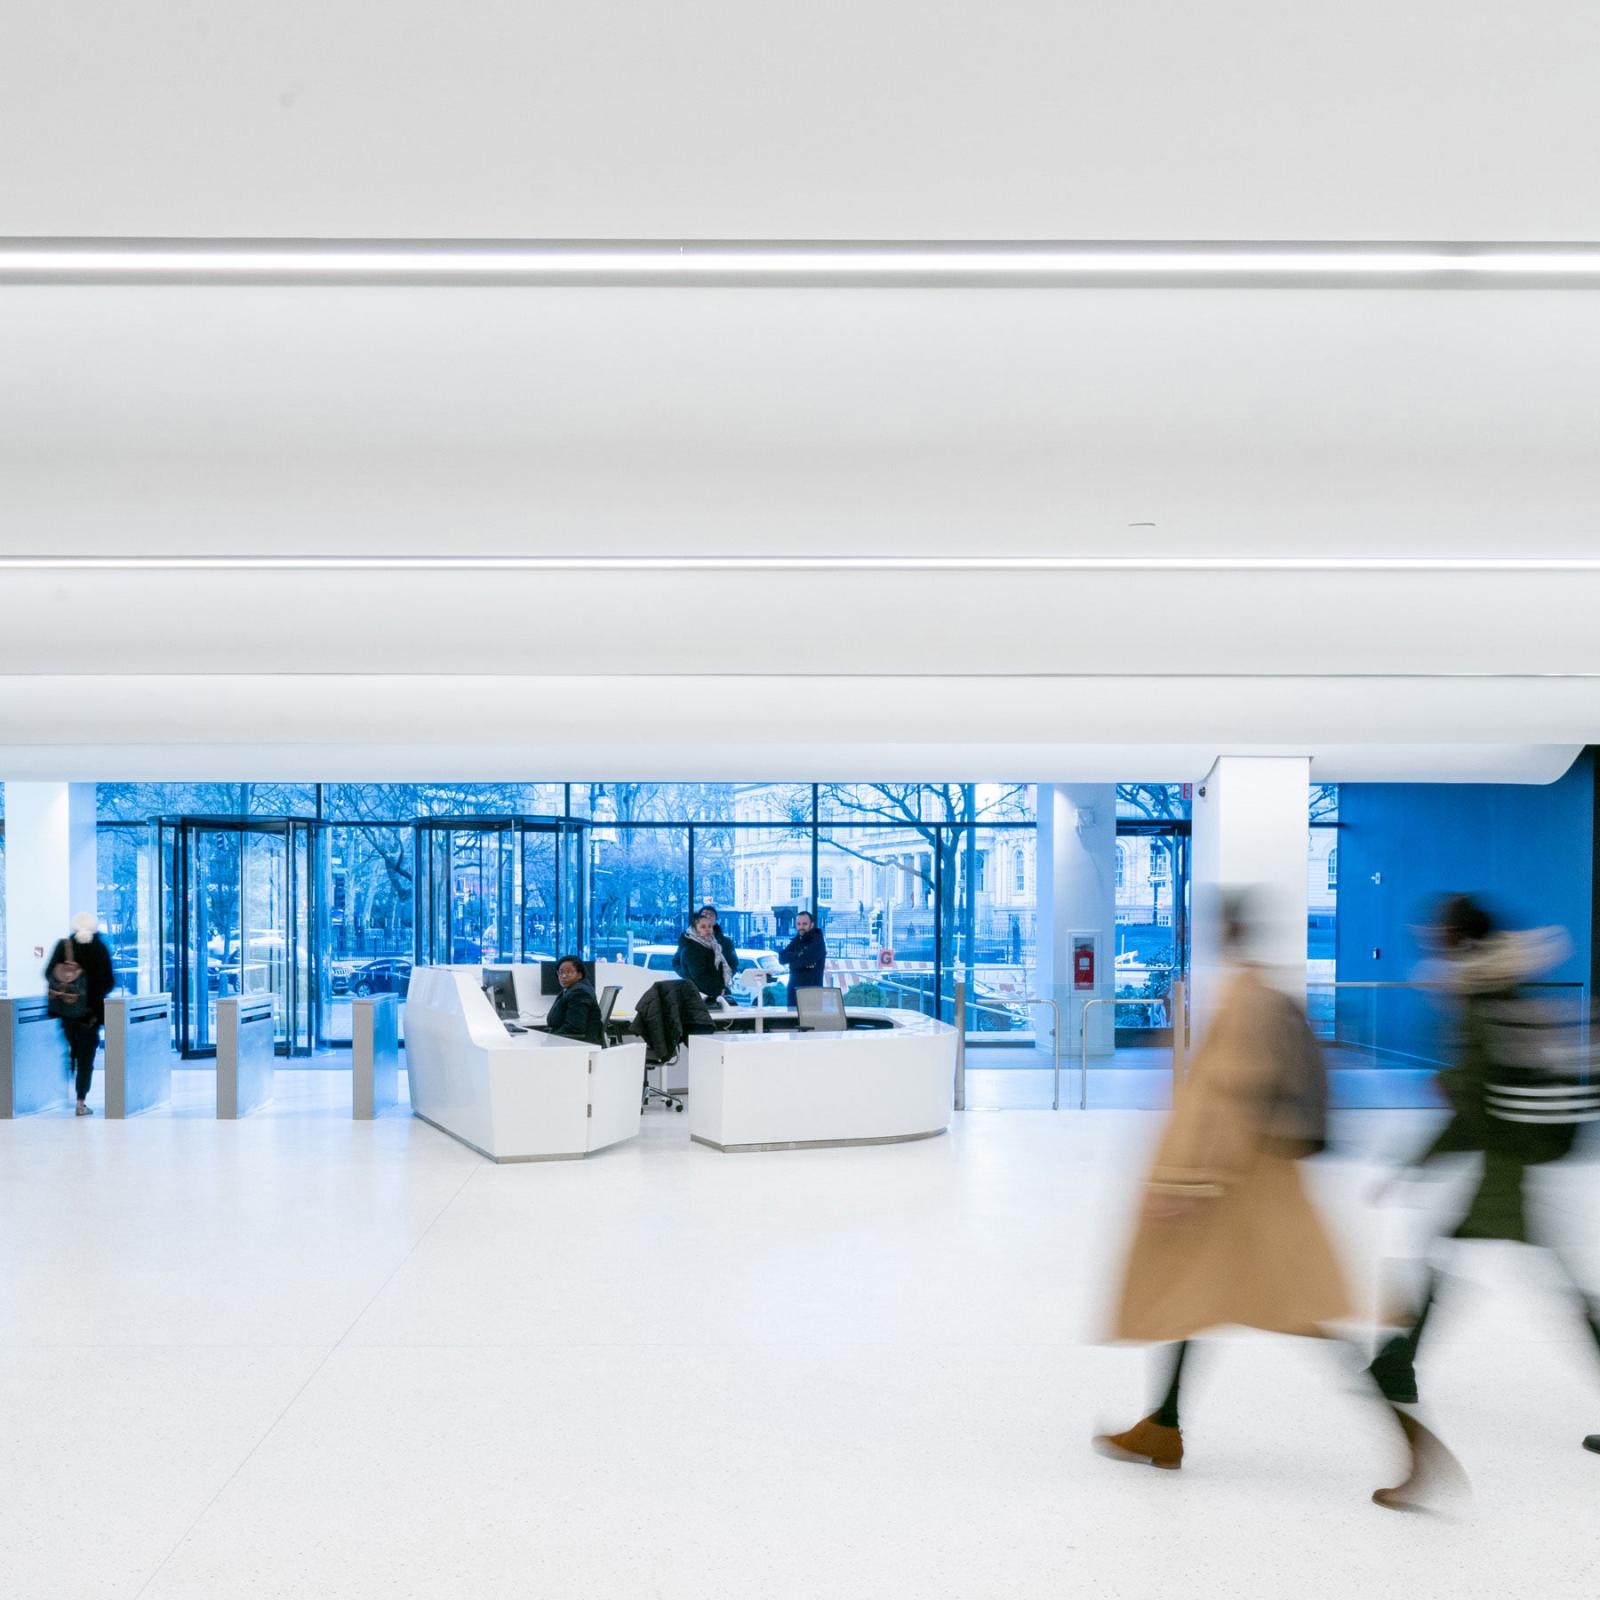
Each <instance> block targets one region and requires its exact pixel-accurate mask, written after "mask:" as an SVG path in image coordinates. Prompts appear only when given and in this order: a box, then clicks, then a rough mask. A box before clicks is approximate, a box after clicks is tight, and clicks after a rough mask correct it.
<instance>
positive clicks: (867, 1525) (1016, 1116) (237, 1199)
mask: <svg viewBox="0 0 1600 1600" xmlns="http://www.w3.org/2000/svg"><path fill="white" fill-rule="evenodd" d="M210 1082H211V1080H210V1076H209V1074H200V1073H183V1074H181V1075H180V1088H179V1106H178V1108H177V1111H176V1112H175V1113H173V1114H168V1113H158V1114H154V1115H152V1116H149V1117H146V1118H142V1119H140V1120H137V1121H134V1122H128V1123H107V1122H105V1121H104V1120H102V1119H101V1118H99V1117H95V1118H93V1119H82V1120H76V1119H73V1118H70V1117H66V1118H62V1117H48V1118H38V1119H32V1120H28V1121H22V1122H15V1123H0V1592H3V1593H4V1594H5V1595H7V1596H16V1597H18V1600H53V1597H58V1596H59V1597H67V1596H72V1597H80V1596H81V1597H85V1600H91V1597H92V1600H121V1597H126V1600H133V1597H136V1596H142V1597H148V1600H176V1597H194V1600H200V1597H204V1600H217V1597H228V1596H235V1595H249V1596H270V1597H290V1596H292V1597H295V1600H304V1597H324V1596H326V1597H341V1600H343V1597H364V1596H369V1595H370V1596H383V1597H385V1600H415V1597H429V1600H431V1597H441V1600H443V1597H452V1600H454V1597H457V1596H473V1597H496V1600H498V1597H507V1600H509V1597H512V1596H516V1597H523V1596H528V1595H541V1596H556V1597H567V1596H607V1597H609V1596H619V1597H622V1596H627V1597H664V1600H665V1597H672V1600H677V1597H684V1600H689V1597H693V1600H708V1597H722V1596H727V1597H735V1596H737V1597H740V1600H744V1597H749V1596H763V1597H766V1596H777V1597H786V1596H796V1597H800V1596H804V1597H808V1600H810V1597H818V1596H823V1597H856V1596H885V1597H889V1596H894V1597H899V1596H918V1597H935V1596H937V1597H945V1596H949V1597H959V1600H981V1597H990V1596H993V1597H1015V1596H1035V1595H1037V1596H1060V1595H1085V1596H1101V1595H1104V1596H1115V1597H1128V1600H1144V1597H1155V1596H1163V1595H1177V1596H1183V1597H1185V1600H1193V1597H1196V1596H1217V1597H1252V1600H1253V1597H1258V1596H1259V1597H1261V1600H1282V1597H1286V1596H1296V1597H1298V1596H1306V1597H1319V1596H1340V1597H1343V1596H1348V1595H1367V1596H1379V1597H1381V1596H1388V1595H1396V1596H1404V1597H1406V1600H1416V1597H1422V1596H1451V1597H1461V1600H1465V1597H1474V1596H1480V1595H1481V1596H1494V1597H1497V1600H1504V1597H1521V1596H1539V1597H1541V1600H1565V1597H1568V1596H1571V1597H1574V1600H1576V1597H1580V1596H1587V1597H1592V1596H1594V1595H1595V1594H1597V1593H1600V1517H1597V1515H1596V1512H1597V1510H1600V1457H1597V1456H1591V1455H1586V1454H1584V1453H1583V1452H1582V1451H1581V1450H1580V1448H1579V1440H1580V1439H1581V1437H1582V1435H1583V1434H1585V1433H1587V1432H1591V1431H1594V1430H1596V1429H1600V1362H1597V1360H1596V1358H1595V1356H1594V1354H1593V1352H1592V1351H1591V1350H1588V1349H1586V1348H1585V1346H1584V1345H1583V1344H1582V1342H1581V1341H1580V1339H1579V1338H1578V1337H1577V1336H1576V1332H1575V1324H1574V1323H1573V1321H1572V1320H1571V1319H1570V1317H1568V1316H1567V1314H1566V1313H1565V1310H1564V1308H1563V1306H1562V1305H1561V1303H1560V1302H1559V1301H1558V1300H1557V1299H1556V1298H1555V1297H1554V1296H1553V1295H1552V1294H1551V1293H1550V1290H1549V1280H1548V1276H1547V1274H1546V1273H1545V1272H1544V1271H1543V1270H1542V1267H1541V1263H1540V1261H1539V1259H1538V1258H1536V1257H1532V1256H1531V1255H1529V1254H1528V1253H1527V1252H1518V1251H1516V1250H1513V1249H1511V1248H1509V1247H1484V1248H1483V1249H1481V1250H1480V1251H1478V1252H1477V1253H1476V1256H1475V1258H1474V1259H1473V1260H1471V1261H1470V1262H1465V1263H1464V1266H1465V1267H1466V1271H1467V1277H1468V1285H1467V1287H1464V1288H1463V1289H1462V1290H1461V1292H1460V1293H1459V1294H1458V1297H1457V1298H1458V1301H1459V1303H1460V1304H1461V1306H1462V1311H1461V1315H1460V1317H1459V1318H1458V1319H1454V1320H1450V1321H1446V1320H1444V1317H1445V1315H1446V1313H1441V1320H1440V1322H1439V1324H1438V1327H1437V1339H1436V1342H1434V1344H1433V1345H1432V1347H1431V1348H1430V1349H1429V1350H1427V1352H1426V1360H1425V1365H1424V1373H1423V1378H1424V1383H1425V1384H1426V1385H1427V1393H1426V1394H1425V1400H1426V1401H1427V1404H1426V1405H1425V1407H1424V1414H1425V1415H1427V1416H1428V1417H1430V1419H1431V1420H1433V1421H1434V1422H1435V1423H1436V1425H1437V1426H1438V1428H1439V1430H1440V1431H1441V1432H1442V1433H1443V1434H1444V1435H1445V1436H1446V1437H1447V1438H1448V1440H1449V1442H1450V1443H1451V1444H1452V1445H1453V1446H1454V1447H1455V1448H1456V1450H1457V1452H1458V1453H1459V1455H1460V1456H1461V1457H1462V1459H1463V1461H1464V1462H1465V1464H1466V1465H1467V1467H1468V1469H1469V1471H1470V1472H1471V1474H1472V1478H1473V1482H1474V1487H1475V1496H1474V1498H1473V1500H1472V1501H1470V1502H1467V1503H1464V1504H1461V1505H1459V1506H1457V1507H1456V1508H1455V1509H1454V1511H1453V1512H1452V1514H1451V1515H1450V1516H1448V1517H1443V1516H1441V1517H1431V1518H1423V1517H1397V1516H1394V1515H1392V1514H1388V1513H1384V1512H1381V1511H1378V1510H1376V1509H1375V1508H1373V1507H1372V1506H1371V1505H1369V1504H1368V1502H1367V1495H1368V1493H1369V1491H1370V1490H1371V1489H1372V1488H1373V1487H1375V1486H1376V1485H1377V1484H1379V1483H1381V1482H1384V1481H1387V1480H1388V1478H1389V1477H1390V1475H1391V1473H1392V1470H1393V1467H1394V1458H1393V1456H1392V1455H1391V1453H1390V1448H1389V1444H1388V1441H1387V1438H1386V1435H1385V1433H1384V1432H1383V1430H1382V1428H1381V1427H1380V1426H1379V1423H1378V1421H1377V1419H1376V1418H1375V1417H1374V1416H1373V1414H1372V1412H1371V1410H1370V1409H1369V1408H1368V1407H1367V1405H1366V1403H1365V1402H1364V1400H1363V1398H1362V1396H1361V1394H1360V1392H1359V1389H1358V1388H1357V1386H1356V1385H1355V1384H1354V1383H1353V1382H1352V1381H1351V1380H1350V1379H1349V1377H1348V1375H1347V1374H1345V1373H1343V1372H1340V1371H1338V1370H1336V1368H1335V1364H1334V1362H1333V1361H1332V1359H1331V1357H1330V1355H1329V1352H1328V1351H1326V1350H1323V1349H1319V1348H1313V1347H1310V1346H1302V1345H1297V1344H1295V1343H1292V1342H1289V1341H1265V1340H1256V1339H1251V1338H1238V1339H1234V1340H1230V1341H1228V1342H1227V1343H1226V1345H1224V1346H1223V1347H1222V1348H1221V1349H1220V1350H1219V1351H1218V1353H1217V1354H1216V1355H1215V1356H1214V1357H1213V1358H1212V1360H1211V1361H1210V1362H1209V1363H1208V1364H1207V1365H1206V1366H1205V1367H1201V1368H1200V1369H1199V1370H1197V1371H1196V1372H1195V1374H1194V1379H1195V1381H1194V1384H1193V1388H1192V1394H1191V1396H1190V1400H1189V1403H1188V1406H1187V1408H1186V1409H1187V1414H1186V1417H1185V1425H1186V1434H1187V1438H1188V1443H1189V1449H1190V1458H1189V1462H1188V1464H1187V1465H1186V1466H1185V1468H1184V1470H1183V1471H1182V1472H1181V1473H1177V1474H1167V1473H1158V1472H1154V1471H1151V1470H1149V1469H1146V1468H1133V1467H1126V1466H1119V1465H1116V1464H1113V1463H1110V1462H1107V1461H1104V1460H1101V1459H1100V1458H1098V1457H1096V1456H1094V1455H1092V1454H1091V1453H1090V1452H1089V1451H1088V1449H1087V1444H1086V1441H1087V1438H1088V1435H1089V1434H1090V1433H1091V1432H1092V1431H1093V1430H1094V1429H1095V1427H1096V1426H1097V1425H1099V1424H1100V1423H1102V1422H1118V1423H1122V1422H1126V1421H1130V1420H1132V1419H1133V1418H1134V1417H1135V1416H1136V1415H1138V1414H1140V1412H1141V1409H1142V1402H1143V1401H1144V1399H1145V1398H1146V1394H1145V1390H1146V1382H1145V1376H1144V1374H1145V1366H1144V1359H1143V1357H1142V1355H1141V1354H1140V1353H1138V1352H1134V1351H1127V1350H1118V1349H1107V1348H1104V1347H1102V1346H1100V1345H1098V1344H1096V1343H1095V1342H1094V1339H1095V1335H1096V1331H1097V1328H1098V1324H1099V1319H1100V1315H1101V1311H1102V1308H1103V1304H1104V1298H1105V1293H1106V1287H1107V1281H1108V1274H1109V1273H1110V1272H1111V1270H1112V1261H1113V1259H1114V1255H1115V1250H1116V1246H1117V1241H1118V1238H1119V1235H1120V1232H1121V1228H1122V1221H1123V1217H1124V1214H1125V1209H1126V1202H1127V1199H1128V1196H1129V1192H1130V1188H1131V1185H1132V1183H1133V1182H1134V1180H1135V1177H1136V1174H1137V1170H1138V1163H1139V1160H1140V1152H1141V1151H1142V1149H1143V1147H1144V1146H1145V1144H1146V1142H1147V1140H1148V1138H1149V1136H1150V1133H1151V1132H1152V1130H1153V1128H1154V1126H1155V1122H1154V1118H1153V1117H1151V1116H1150V1115H1149V1114H1146V1113H1141V1112H1134V1111H1104V1112H1091V1113H1089V1114H1087V1115H1084V1114H1080V1113H1077V1112H1063V1113H1061V1114H1059V1115H1052V1114H1051V1113H1048V1112H1042V1113H1041V1112H1009V1113H999V1112H996V1113H991V1114H983V1115H979V1114H973V1115H969V1116H967V1117H965V1118H962V1119H958V1122H957V1126H956V1128H955V1129H954V1131H953V1132H952V1133H951V1134H950V1135H949V1136H948V1137H945V1138H940V1139H935V1140H931V1141H928V1142H926V1143H922V1144H913V1145H903V1146H892V1147H885V1148H873V1149H853V1150H834V1151H795V1152H786V1153H768V1154H759V1155H740V1156H723V1155H718V1154H716V1153H714V1152H712V1151H708V1150H704V1149H701V1148H698V1147H692V1146H690V1145H689V1143H688V1141H687V1134H686V1131H685V1128H684V1121H685V1119H684V1118H682V1117H675V1116H673V1115H672V1114H671V1113H665V1112H659V1111H657V1112H652V1113H651V1114H650V1115H649V1116H648V1117H647V1118H646V1124H645V1128H646V1131H645V1135H644V1137H643V1138H642V1139H641V1140H639V1141H638V1142H636V1143H633V1144H630V1145H627V1146H623V1147H620V1148H618V1149H615V1150H612V1151H608V1152H605V1153H604V1154H602V1155H600V1156H597V1157H595V1158H593V1159H591V1160H589V1161H585V1162H581V1163H565V1164H557V1165H548V1166H513V1167H495V1166H492V1165H490V1164H489V1163H487V1162H485V1161H483V1160H481V1159H480V1158H479V1157H477V1156H475V1155H473V1154H472V1153H471V1152H470V1151H467V1150H465V1149H463V1148H462V1147H461V1146H459V1145H457V1144H455V1143H453V1142H452V1141H451V1140H449V1139H447V1138H445V1137H443V1136H442V1135H440V1134H438V1133H435V1132H434V1131H433V1130H431V1129H430V1128H428V1127H426V1126H425V1125H423V1124H421V1123H419V1122H416V1121H414V1120H412V1119H410V1118H408V1117H405V1116H403V1115H400V1116H391V1117H386V1118H384V1119H382V1120H380V1121H379V1122H377V1123H372V1124H352V1123H351V1122H350V1121H349V1120H348V1106H349V1100H348V1096H349V1079H348V1077H347V1076H346V1075H345V1074H342V1073H334V1072H292V1073H283V1074H281V1075H280V1082H279V1095H278V1099H277V1101H276V1102H275V1103H274V1105H273V1106H272V1107H271V1108H269V1109H268V1110H267V1111H266V1112H264V1113H262V1114H260V1115H258V1116H256V1117H252V1118H250V1119H248V1120H246V1121H243V1122H240V1123H236V1124H226V1123H217V1122H215V1121H212V1120H210V1119H209V1117H207V1116H206V1115H204V1114H203V1111H204V1108H205V1104H206V1100H205V1096H206V1094H207V1093H208V1092H209V1088H210ZM1418 1126H1419V1123H1418V1119H1417V1118H1416V1117H1414V1116H1411V1115H1409V1114H1405V1113H1362V1114H1360V1115H1359V1116H1355V1117H1351V1118H1347V1119H1346V1120H1345V1123H1344V1125H1343V1129H1344V1131H1345V1132H1346V1133H1347V1134H1348V1136H1349V1137H1351V1138H1352V1139H1354V1140H1356V1141H1357V1142H1358V1143H1359V1144H1360V1145H1361V1146H1362V1147H1363V1148H1365V1149H1368V1150H1370V1149H1373V1148H1376V1147H1379V1146H1390V1147H1400V1146H1402V1145H1404V1144H1405V1143H1406V1142H1407V1141H1408V1140H1409V1138H1411V1137H1412V1136H1413V1135H1414V1133H1415V1131H1416V1129H1417V1127H1418ZM1371 1170H1372V1169H1371V1167H1370V1165H1369V1164H1367V1163H1366V1162H1364V1161H1359V1160H1348V1159H1347V1160H1339V1161H1334V1160H1327V1161H1324V1162H1321V1163H1318V1177H1317V1181H1318V1183H1319V1185H1320V1187H1321V1189H1322V1191H1323V1192H1324V1194H1325V1196H1326V1198H1327V1199H1328V1201H1329V1203H1330V1204H1331V1205H1333V1206H1335V1207H1336V1208H1337V1210H1338V1212H1339V1214H1340V1215H1341V1217H1342V1219H1343V1221H1344V1224H1345V1226H1346V1228H1347V1230H1348V1233H1349V1237H1350V1241H1351V1250H1352V1254H1353V1256H1355V1258H1356V1259H1358V1260H1359V1261H1360V1262H1361V1263H1362V1272H1363V1278H1364V1281H1367V1282H1369V1283H1370V1282H1374V1281H1375V1277H1376V1262H1377V1260H1378V1258H1379V1257H1381V1256H1383V1255H1385V1254H1387V1253H1389V1252H1391V1251H1397V1250H1400V1249H1403V1248H1404V1246H1405V1244H1406V1241H1407V1240H1408V1238H1409V1237H1410V1236H1412V1235H1413V1234H1415V1233H1416V1232H1417V1231H1419V1229H1420V1227H1421V1226H1422V1223H1423V1221H1424V1213H1423V1212H1422V1211H1420V1210H1417V1209H1408V1208H1404V1207H1401V1208H1396V1209H1393V1210H1384V1211H1380V1210H1377V1209H1374V1208H1372V1207H1371V1206H1369V1205H1368V1204H1367V1203H1366V1202H1365V1201H1364V1199H1363V1193H1364V1189H1365V1187H1366V1186H1367V1184H1368V1183H1369V1181H1370V1176H1371ZM1597 1186H1600V1170H1597V1169H1592V1168H1590V1169H1579V1168H1573V1169H1571V1170H1567V1171H1562V1172H1559V1173H1556V1174H1554V1175H1553V1176H1552V1178H1551V1181H1550V1189H1551V1200H1552V1211H1551V1215H1552V1216H1553V1217H1554V1218H1555V1219H1556V1220H1557V1221H1558V1222H1559V1223H1560V1225H1561V1226H1562V1228H1563V1231H1564V1233H1565V1234H1566V1235H1568V1236H1570V1237H1571V1238H1572V1239H1574V1240H1576V1241H1579V1242H1581V1243H1582V1244H1583V1245H1584V1246H1585V1248H1586V1250H1587V1255H1586V1258H1585V1259H1586V1260H1587V1262H1588V1264H1589V1267H1590V1269H1591V1270H1595V1269H1600V1259H1597V1251H1596V1246H1597V1245H1600V1229H1597V1228H1596V1226H1595V1224H1596V1223H1597V1222H1600V1196H1597V1195H1596V1194H1595V1192H1594V1191H1595V1189H1596V1187H1597ZM1442 1198H1443V1196H1442V1194H1441V1193H1440V1192H1439V1191H1430V1193H1429V1199H1430V1201H1435V1202H1436V1201H1438V1200H1440V1199H1442ZM1357 1252H1359V1255H1357ZM1472 1283H1476V1284H1478V1285H1479V1290H1480V1292H1478V1293H1473V1292H1471V1287H1470V1286H1471V1284H1472Z"/></svg>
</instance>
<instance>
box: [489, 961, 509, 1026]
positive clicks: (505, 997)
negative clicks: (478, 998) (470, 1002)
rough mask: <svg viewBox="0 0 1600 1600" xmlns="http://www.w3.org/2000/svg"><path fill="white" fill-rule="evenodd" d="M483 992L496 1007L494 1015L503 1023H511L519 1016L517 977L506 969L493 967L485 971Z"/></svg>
mask: <svg viewBox="0 0 1600 1600" xmlns="http://www.w3.org/2000/svg"><path fill="white" fill-rule="evenodd" d="M483 992H484V993H485V994H486V995H488V997H489V1004H490V1005H492V1006H493V1007H494V1014H495V1015H496V1016H497V1017H499V1018H500V1020H501V1021H502V1022H509V1021H512V1020H514V1019H515V1017H516V1015H517V983H516V978H515V976H514V975H513V974H512V973H511V972H510V971H509V970H508V969H507V968H504V967H501V968H499V969H498V970H497V969H495V968H493V967H485V968H484V969H483Z"/></svg>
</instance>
